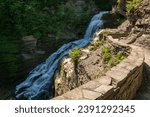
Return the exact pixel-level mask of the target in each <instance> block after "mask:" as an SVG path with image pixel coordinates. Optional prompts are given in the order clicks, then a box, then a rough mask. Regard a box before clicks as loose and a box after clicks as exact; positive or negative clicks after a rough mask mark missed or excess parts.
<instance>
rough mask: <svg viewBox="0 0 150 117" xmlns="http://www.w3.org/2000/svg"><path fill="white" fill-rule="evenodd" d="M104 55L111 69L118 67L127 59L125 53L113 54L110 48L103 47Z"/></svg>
mask: <svg viewBox="0 0 150 117" xmlns="http://www.w3.org/2000/svg"><path fill="white" fill-rule="evenodd" d="M102 54H103V59H104V61H105V62H106V63H108V65H109V66H110V67H112V66H115V65H117V64H118V63H120V62H121V61H122V60H123V59H125V58H126V57H125V55H124V54H123V52H118V53H117V54H113V52H111V50H110V47H109V46H103V47H102Z"/></svg>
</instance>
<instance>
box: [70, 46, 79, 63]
mask: <svg viewBox="0 0 150 117" xmlns="http://www.w3.org/2000/svg"><path fill="white" fill-rule="evenodd" d="M81 55H82V52H81V50H80V49H78V48H75V49H74V50H72V51H69V57H70V58H71V59H72V61H73V62H74V63H75V62H78V61H79V60H80V57H81Z"/></svg>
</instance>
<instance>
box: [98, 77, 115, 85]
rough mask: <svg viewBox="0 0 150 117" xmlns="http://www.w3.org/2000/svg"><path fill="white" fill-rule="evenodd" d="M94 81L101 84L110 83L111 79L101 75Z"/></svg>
mask: <svg viewBox="0 0 150 117" xmlns="http://www.w3.org/2000/svg"><path fill="white" fill-rule="evenodd" d="M95 81H96V82H98V83H100V84H101V85H110V84H111V83H112V80H111V78H110V77H108V76H102V77H100V78H98V79H96V80H95Z"/></svg>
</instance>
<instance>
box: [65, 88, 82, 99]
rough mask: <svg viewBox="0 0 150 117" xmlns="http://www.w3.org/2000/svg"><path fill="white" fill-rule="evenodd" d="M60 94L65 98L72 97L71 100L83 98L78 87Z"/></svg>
mask: <svg viewBox="0 0 150 117" xmlns="http://www.w3.org/2000/svg"><path fill="white" fill-rule="evenodd" d="M62 96H64V97H65V98H67V99H72V100H81V99H84V97H83V94H82V90H81V89H79V88H75V89H73V90H71V91H69V92H67V93H65V94H63V95H62Z"/></svg>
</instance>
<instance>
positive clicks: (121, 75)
mask: <svg viewBox="0 0 150 117" xmlns="http://www.w3.org/2000/svg"><path fill="white" fill-rule="evenodd" d="M106 38H107V39H108V40H109V41H110V42H111V43H113V44H118V45H121V46H126V47H130V48H131V53H130V55H129V56H128V57H127V58H126V59H125V60H123V61H122V62H121V63H119V64H118V65H117V66H115V67H112V68H111V70H110V71H108V72H107V73H106V74H105V76H102V77H100V78H98V79H95V80H92V81H89V82H88V83H86V84H84V85H82V86H80V87H78V88H75V89H73V90H71V91H69V92H67V93H65V94H63V95H61V96H58V97H55V98H53V100H68V99H69V100H70V99H74V100H78V99H81V100H84V99H88V100H90V99H91V100H104V99H105V100H107V99H120V100H122V99H133V98H134V96H135V95H136V91H137V90H138V89H139V87H140V86H141V82H142V79H143V63H144V54H143V50H142V48H140V47H137V46H133V45H127V44H124V43H122V42H120V41H118V40H116V39H113V38H112V37H111V36H107V37H106Z"/></svg>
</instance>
